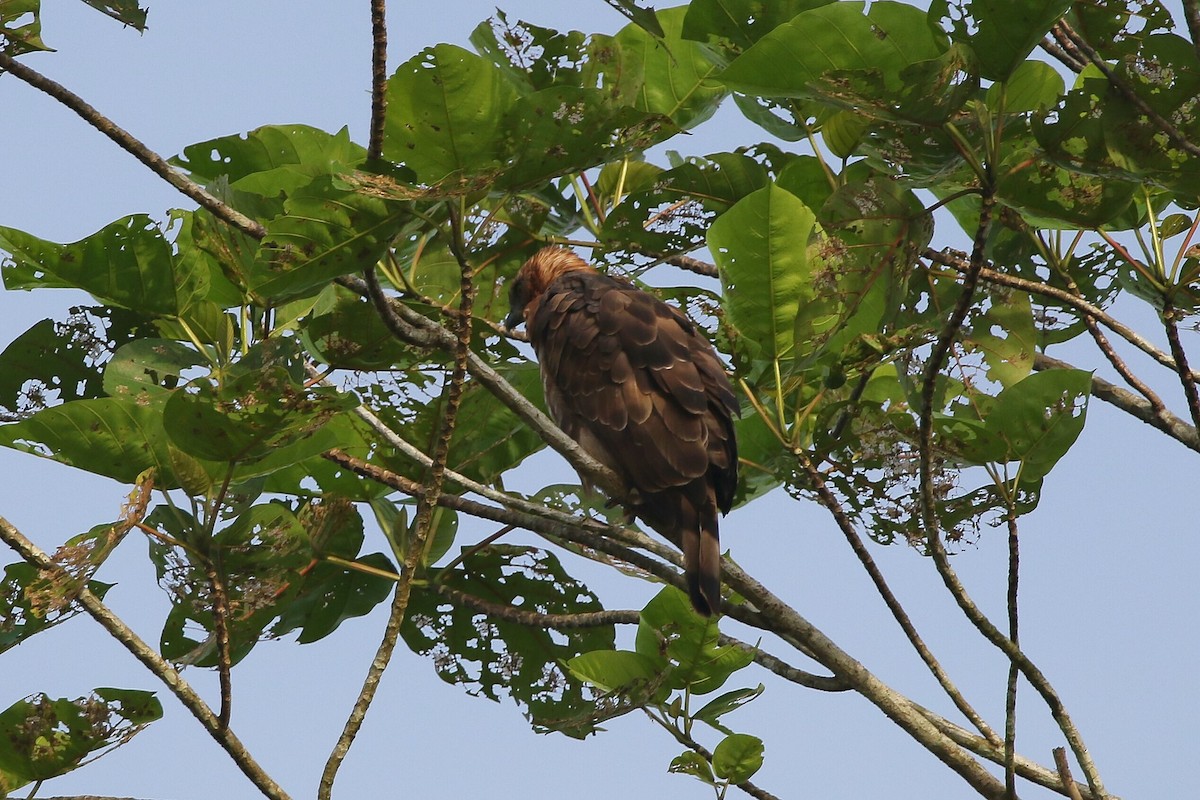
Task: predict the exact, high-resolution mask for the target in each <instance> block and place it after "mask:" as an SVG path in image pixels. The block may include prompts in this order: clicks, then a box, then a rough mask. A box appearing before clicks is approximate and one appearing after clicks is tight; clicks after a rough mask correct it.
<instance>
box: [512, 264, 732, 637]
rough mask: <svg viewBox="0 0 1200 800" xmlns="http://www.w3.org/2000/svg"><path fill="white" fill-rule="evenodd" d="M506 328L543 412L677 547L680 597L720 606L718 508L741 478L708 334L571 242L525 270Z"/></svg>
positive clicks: (728, 501)
mask: <svg viewBox="0 0 1200 800" xmlns="http://www.w3.org/2000/svg"><path fill="white" fill-rule="evenodd" d="M510 300H511V303H512V311H511V313H509V315H508V317H507V319H506V320H505V324H506V325H507V326H508V327H509V328H514V327H516V326H517V325H519V324H521V323H522V322H524V323H525V329H526V331H527V333H528V335H529V341H530V343H532V345H533V349H534V351H535V352H536V353H537V357H538V362H539V364H540V365H541V372H542V385H543V387H544V388H545V392H546V405H547V406H548V407H549V409H550V414H551V416H553V417H554V420H555V422H557V423H558V425H559V427H561V428H562V429H563V430H564V431H565V432H566V433H567V434H568V435H569V436H570V437H571V438H572V439H574V440H575V441H577V442H579V444H580V446H581V447H582V448H583V449H584V450H585V451H586V452H587V453H589V454H590V455H591V456H592V457H593V458H595V459H596V460H597V461H599V462H600V463H602V464H604V465H606V466H607V467H609V468H610V469H612V470H613V471H614V472H615V473H617V474H618V475H619V476H620V477H621V478H622V479H624V482H625V485H626V486H627V487H628V488H629V490H630V492H629V497H628V499H627V502H628V509H629V511H631V512H632V513H634V514H636V515H637V516H639V517H641V518H642V519H643V520H645V521H646V522H647V523H648V524H649V525H650V526H651V527H653V528H654V529H655V530H657V531H658V532H659V533H661V534H663V535H664V536H666V537H667V538H668V539H670V540H671V541H673V542H674V543H675V544H676V545H677V546H679V547H680V548H681V549H682V550H683V563H684V572H685V573H686V576H687V585H688V594H689V595H690V597H691V601H692V605H693V606H694V607H695V609H696V611H698V612H699V613H701V614H703V615H705V616H709V615H711V614H713V613H714V612H716V611H718V610H719V608H720V603H721V547H720V542H719V539H718V534H717V512H718V511H720V512H721V513H726V512H728V511H729V507H730V506H731V505H732V503H733V492H734V489H735V487H736V485H737V470H738V461H737V441H736V439H735V438H734V431H733V415H734V414H737V413H739V409H738V404H737V399H736V398H735V397H734V394H733V389H732V387H730V385H729V379H728V378H727V377H726V376H725V368H724V366H723V365H722V364H721V360H720V359H719V358H718V357H717V354H716V351H715V350H713V347H712V345H711V344H710V343H709V341H708V339H707V338H705V336H704V335H703V334H702V333H701V332H700V331H698V330H697V329H696V327H695V326H694V325H693V324H692V323H691V321H690V320H688V319H687V318H686V317H685V316H683V314H681V313H680V312H679V311H677V310H676V309H674V308H672V307H671V306H669V305H667V304H666V303H664V302H662V301H661V300H659V299H658V298H656V297H654V296H653V295H651V294H649V293H647V292H644V291H642V290H641V289H638V288H637V287H636V286H634V285H633V284H631V283H628V282H627V281H623V280H618V279H616V278H612V277H609V276H608V275H604V274H603V273H601V272H598V271H597V270H595V269H594V268H592V267H591V266H590V265H589V264H588V263H587V262H585V261H584V260H583V259H581V258H580V257H579V256H577V255H575V253H573V252H571V251H570V250H566V249H564V248H561V247H546V248H543V249H541V250H539V251H538V252H537V253H535V254H534V255H533V257H532V258H530V259H529V260H528V261H526V262H525V264H524V265H523V266H522V267H521V270H520V272H518V273H517V277H516V280H515V281H514V282H513V284H512V288H511V290H510Z"/></svg>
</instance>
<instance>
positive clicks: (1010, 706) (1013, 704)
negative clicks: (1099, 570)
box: [1004, 506, 1021, 800]
mask: <svg viewBox="0 0 1200 800" xmlns="http://www.w3.org/2000/svg"><path fill="white" fill-rule="evenodd" d="M1006 517H1007V522H1008V592H1007V598H1006V600H1007V606H1008V638H1009V640H1010V641H1011V642H1012V643H1013V646H1015V647H1020V646H1021V642H1020V638H1019V636H1018V630H1019V624H1020V617H1019V615H1018V605H1017V595H1018V590H1019V588H1020V576H1021V549H1020V539H1019V537H1018V536H1017V533H1018V529H1017V514H1016V509H1015V508H1014V507H1012V506H1010V507H1009V509H1008V513H1007V515H1006ZM1018 675H1019V670H1018V669H1017V664H1016V662H1015V661H1010V662H1009V665H1008V682H1007V685H1006V686H1005V690H1004V789H1005V791H1006V792H1008V797H1009V800H1017V773H1016V764H1015V761H1014V759H1015V758H1016V756H1017V677H1018Z"/></svg>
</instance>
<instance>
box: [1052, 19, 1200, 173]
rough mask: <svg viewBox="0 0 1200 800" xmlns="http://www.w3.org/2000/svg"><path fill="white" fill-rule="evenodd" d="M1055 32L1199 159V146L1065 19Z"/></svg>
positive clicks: (1176, 141)
mask: <svg viewBox="0 0 1200 800" xmlns="http://www.w3.org/2000/svg"><path fill="white" fill-rule="evenodd" d="M1054 28H1055V30H1056V31H1061V32H1062V35H1063V36H1064V37H1065V38H1066V39H1068V40H1069V41H1070V42H1071V44H1073V45H1074V46H1075V47H1076V48H1077V49H1078V50H1079V52H1080V53H1082V54H1083V55H1084V56H1085V57H1086V58H1087V59H1088V60H1089V61H1091V62H1092V64H1094V65H1095V67H1096V69H1098V70H1100V72H1101V73H1102V74H1103V75H1104V77H1105V78H1106V79H1107V80H1108V84H1109V86H1112V87H1113V88H1114V89H1116V90H1117V93H1118V94H1120V95H1121V96H1122V97H1124V98H1125V99H1126V100H1127V101H1129V103H1131V104H1132V105H1133V106H1134V107H1135V108H1136V109H1137V110H1138V111H1139V112H1141V113H1142V114H1144V115H1145V116H1146V119H1148V120H1150V122H1152V123H1154V126H1155V127H1156V128H1158V129H1159V130H1160V131H1162V132H1163V133H1165V134H1166V135H1167V138H1168V139H1170V140H1171V142H1172V143H1173V144H1174V145H1175V146H1176V147H1178V148H1180V149H1181V150H1184V151H1186V152H1187V153H1189V154H1191V155H1192V157H1193V158H1195V157H1200V146H1197V145H1196V144H1194V143H1193V142H1192V141H1191V140H1190V139H1188V137H1187V136H1185V135H1184V134H1183V132H1182V131H1180V130H1179V128H1177V127H1175V125H1174V124H1172V123H1171V121H1170V120H1168V119H1167V118H1166V117H1164V116H1163V115H1162V114H1159V113H1158V112H1157V111H1155V110H1154V109H1153V108H1152V107H1151V106H1150V104H1149V103H1147V102H1146V101H1145V100H1144V99H1142V96H1141V95H1139V94H1138V93H1137V92H1136V91H1134V88H1133V87H1132V86H1130V85H1129V83H1128V82H1127V81H1125V80H1124V79H1122V78H1121V77H1119V76H1118V75H1117V73H1116V71H1115V70H1113V68H1112V67H1111V66H1109V64H1108V62H1107V61H1105V60H1104V58H1103V56H1101V55H1100V54H1099V53H1097V52H1096V49H1095V48H1094V47H1092V46H1091V44H1089V43H1088V41H1087V40H1086V39H1084V38H1083V37H1082V36H1081V35H1079V33H1078V32H1076V31H1075V29H1074V28H1072V27H1071V24H1070V23H1069V22H1067V21H1066V20H1065V19H1061V20H1059V21H1058V22H1057V23H1056V24H1055V26H1054Z"/></svg>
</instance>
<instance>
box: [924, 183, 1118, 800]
mask: <svg viewBox="0 0 1200 800" xmlns="http://www.w3.org/2000/svg"><path fill="white" fill-rule="evenodd" d="M994 204H995V195H994V192H992V191H984V193H983V195H982V203H981V206H980V216H979V225H978V227H977V228H976V231H975V239H974V243H973V244H972V249H971V261H970V267H969V269H968V271H967V272H966V274H965V275H964V277H963V288H962V293H961V294H960V295H959V299H958V301H957V303H956V304H955V308H954V311H953V312H952V313H951V315H950V319H949V320H948V321H947V323H946V325H945V326H944V327H943V329H942V332H941V334H940V335H939V336H938V340H937V342H936V343H935V344H934V347H933V351H932V353H931V355H930V357H929V361H928V362H927V363H926V365H925V374H924V376H923V378H922V385H921V408H920V415H919V419H918V425H917V443H918V453H919V474H920V487H921V519H922V523H923V524H924V526H925V530H926V539H925V541H926V546H927V548H928V550H929V553H930V555H931V556H932V558H933V563H934V565H935V567H936V568H937V571H938V574H939V575H940V576H941V578H942V582H943V583H944V584H945V585H946V588H947V590H949V592H950V594H951V595H952V596H953V597H954V600H955V602H957V603H958V606H959V608H960V609H961V610H962V612H963V614H964V615H965V616H966V617H967V619H968V620H969V621H970V622H971V624H973V625H974V626H975V628H976V629H977V630H978V631H979V632H980V633H981V634H983V636H984V638H985V639H987V640H988V641H989V642H991V643H992V644H993V645H995V646H996V647H997V648H999V649H1000V650H1001V651H1002V652H1003V653H1004V654H1005V655H1006V656H1008V658H1009V660H1010V661H1011V662H1013V663H1015V664H1017V666H1018V667H1019V668H1020V670H1021V673H1022V674H1023V675H1024V676H1025V678H1026V680H1028V681H1029V682H1030V684H1032V685H1033V687H1034V690H1035V691H1037V692H1038V694H1039V695H1041V697H1042V699H1043V700H1044V702H1045V703H1046V706H1047V708H1049V710H1050V714H1051V716H1052V717H1053V718H1054V721H1055V722H1056V723H1058V727H1059V729H1060V730H1061V731H1062V732H1063V736H1064V737H1066V739H1067V743H1068V744H1069V745H1070V746H1071V750H1072V752H1074V753H1075V758H1076V759H1077V760H1078V761H1079V764H1080V766H1081V768H1082V769H1083V770H1084V773H1085V774H1086V775H1087V777H1088V785H1089V786H1091V788H1092V793H1093V794H1094V795H1095V796H1096V798H1098V800H1099V799H1100V798H1105V797H1107V794H1106V793H1105V791H1104V784H1103V783H1102V782H1101V780H1100V776H1099V773H1098V771H1097V770H1096V765H1095V763H1094V762H1093V761H1092V759H1091V756H1090V754H1089V753H1088V751H1087V747H1086V746H1085V745H1084V743H1083V737H1082V736H1081V735H1080V733H1079V729H1078V728H1077V727H1076V726H1075V723H1074V722H1073V721H1072V720H1071V717H1070V715H1069V714H1068V713H1067V710H1066V707H1065V706H1064V705H1063V703H1062V700H1061V699H1060V698H1059V696H1058V693H1057V692H1056V691H1055V690H1054V688H1053V686H1051V684H1050V682H1049V681H1048V680H1047V679H1046V676H1045V675H1044V674H1043V673H1042V672H1041V670H1040V669H1038V668H1037V666H1036V665H1034V663H1033V662H1032V661H1030V660H1029V658H1028V656H1026V655H1025V653H1023V652H1022V651H1021V649H1020V648H1019V647H1017V646H1016V645H1015V644H1014V643H1013V642H1012V641H1010V640H1009V639H1008V637H1007V636H1005V635H1004V634H1003V633H1002V632H1001V631H1000V630H999V629H997V628H996V626H995V625H994V624H993V623H992V621H991V620H990V619H988V618H987V615H986V614H984V613H983V612H982V611H981V610H980V609H979V607H978V605H976V603H975V601H974V600H972V599H971V597H970V595H969V594H968V593H967V591H966V588H965V587H964V586H963V585H962V581H960V580H959V578H958V575H957V574H956V573H955V571H954V568H953V567H952V566H951V565H950V561H949V557H948V556H947V554H946V547H945V545H944V543H943V542H942V537H941V531H940V526H939V525H938V521H937V505H936V501H935V498H934V492H933V441H932V438H933V425H932V421H933V411H934V409H933V397H934V389H935V386H936V379H937V376H938V374H939V373H940V372H941V369H942V365H943V364H944V362H945V360H946V357H947V355H948V354H949V352H950V347H951V343H952V342H953V340H954V338H955V337H956V336H957V334H958V331H959V329H960V328H961V326H962V323H963V320H965V319H966V315H967V311H968V310H969V309H970V307H971V303H972V301H973V298H974V295H975V288H976V285H977V283H978V280H979V275H980V272H981V271H982V270H983V265H984V257H983V252H984V247H985V245H986V243H987V236H988V231H989V230H990V228H991V212H992V208H993V206H994Z"/></svg>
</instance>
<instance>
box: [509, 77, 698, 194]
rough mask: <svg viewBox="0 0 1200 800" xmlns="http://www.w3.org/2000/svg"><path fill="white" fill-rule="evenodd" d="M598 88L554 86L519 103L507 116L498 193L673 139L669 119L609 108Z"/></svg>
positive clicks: (628, 108)
mask: <svg viewBox="0 0 1200 800" xmlns="http://www.w3.org/2000/svg"><path fill="white" fill-rule="evenodd" d="M609 99H610V97H609V94H608V93H607V92H605V91H604V90H601V89H593V88H586V87H576V86H553V87H550V88H548V89H542V90H541V91H538V92H534V93H532V94H529V95H525V96H524V97H521V98H518V99H517V100H516V101H515V102H514V103H513V105H512V108H511V110H510V111H509V112H508V113H507V114H506V115H505V118H504V122H503V124H502V130H503V131H504V132H505V138H504V143H503V146H504V152H506V153H508V154H509V155H508V157H507V159H506V165H505V169H504V172H503V173H502V174H500V175H499V176H498V177H497V180H496V186H497V187H500V188H522V187H529V186H536V185H538V184H540V183H543V182H545V181H546V180H549V179H550V178H554V177H557V176H559V175H567V174H570V173H575V172H582V171H583V170H585V169H588V168H591V167H594V166H597V165H599V164H603V163H605V162H609V161H614V160H617V159H619V158H621V157H622V156H623V155H626V154H630V153H637V152H640V151H642V150H645V149H647V148H649V147H650V146H652V145H654V144H657V143H658V142H660V141H662V140H665V139H667V138H669V137H670V136H672V135H673V134H675V133H676V132H677V131H678V128H676V126H675V125H674V123H672V122H671V120H670V118H669V117H666V116H664V115H662V114H659V113H651V112H647V111H643V110H639V109H635V108H631V107H628V106H615V107H614V106H612V105H611V104H610V103H609Z"/></svg>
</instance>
